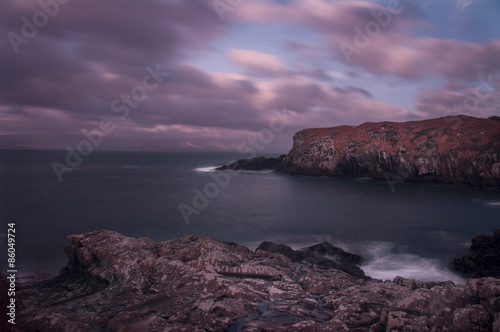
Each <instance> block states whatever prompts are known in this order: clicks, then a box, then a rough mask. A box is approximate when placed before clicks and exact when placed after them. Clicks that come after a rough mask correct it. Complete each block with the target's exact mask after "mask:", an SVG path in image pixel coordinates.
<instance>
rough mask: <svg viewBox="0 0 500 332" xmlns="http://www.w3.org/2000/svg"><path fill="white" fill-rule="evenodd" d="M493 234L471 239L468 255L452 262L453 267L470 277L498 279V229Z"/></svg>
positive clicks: (499, 233) (499, 242)
mask: <svg viewBox="0 0 500 332" xmlns="http://www.w3.org/2000/svg"><path fill="white" fill-rule="evenodd" d="M493 233H494V234H493V235H492V236H486V235H479V236H476V237H475V238H473V239H472V240H471V242H472V244H471V245H470V254H469V255H465V256H463V257H462V258H456V259H455V260H453V265H454V267H455V268H456V269H457V270H458V271H460V272H464V273H467V274H469V275H470V276H472V277H500V229H495V230H494V231H493Z"/></svg>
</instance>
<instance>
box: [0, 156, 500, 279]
mask: <svg viewBox="0 0 500 332" xmlns="http://www.w3.org/2000/svg"><path fill="white" fill-rule="evenodd" d="M280 154H281V153H268V154H264V155H265V156H267V157H277V156H279V155H280ZM66 157H67V152H66V151H45V150H0V218H1V220H2V221H3V222H2V224H1V225H0V241H1V243H0V248H1V250H0V257H1V258H0V259H1V262H0V263H1V266H2V269H3V271H4V272H5V271H6V269H7V238H6V237H7V235H6V234H7V228H8V224H9V223H13V224H14V225H15V230H16V233H15V236H16V238H15V239H16V242H15V249H16V269H17V271H18V274H20V275H23V276H24V277H25V278H30V277H33V275H41V276H42V275H43V276H45V277H48V276H54V275H56V274H57V273H58V272H59V270H60V269H61V268H62V267H63V266H65V265H66V264H67V257H66V255H65V253H64V250H63V249H64V246H65V245H67V244H68V240H67V236H68V235H71V234H82V233H86V232H90V231H92V230H100V229H108V230H113V231H117V232H120V233H123V234H125V235H127V236H131V237H149V238H151V239H153V240H154V241H164V240H169V239H175V238H179V237H182V236H185V235H189V234H195V235H198V236H206V237H211V238H216V239H219V240H222V241H230V242H236V243H239V244H241V245H244V246H247V247H248V248H250V249H251V250H255V249H256V248H257V247H258V245H259V244H260V243H261V242H262V241H273V242H276V243H283V244H287V245H289V246H291V247H292V248H294V249H300V248H304V247H306V246H309V245H312V244H315V243H319V242H323V241H328V242H331V243H332V244H334V245H335V246H338V247H341V248H343V249H344V250H347V251H349V252H353V253H356V254H359V255H361V256H362V257H363V258H364V260H363V264H362V266H361V268H362V269H363V270H364V271H365V273H366V274H367V275H368V276H371V277H373V278H378V279H382V280H386V279H389V280H392V279H393V278H394V277H395V276H402V277H406V278H414V279H419V280H424V281H438V280H441V281H442V280H452V281H454V282H455V283H464V282H465V276H463V275H459V274H457V273H456V272H454V271H453V269H452V268H451V265H450V262H451V260H452V259H453V258H455V257H461V256H462V255H464V254H465V253H466V252H467V250H468V246H469V245H470V239H471V238H472V237H474V236H476V235H481V234H484V235H489V234H492V231H493V229H495V228H500V206H499V204H498V202H499V199H500V192H499V191H487V190H482V189H477V188H468V187H452V186H442V185H422V184H412V183H405V182H402V183H399V181H398V182H395V181H394V182H391V183H386V182H375V181H372V180H370V179H366V178H354V179H340V178H329V177H308V176H290V175H284V174H276V173H273V172H269V171H263V172H255V171H244V172H218V171H214V168H215V167H217V166H221V165H225V164H228V163H231V162H234V161H236V160H238V159H241V158H242V157H243V156H242V155H240V154H239V153H237V152H137V151H134V152H128V151H127V152H126V151H94V152H92V153H90V154H89V155H88V156H85V157H82V160H80V163H79V164H78V165H75V164H73V166H76V167H71V168H68V171H67V172H65V173H64V174H63V176H62V181H59V179H58V177H57V176H56V173H55V171H54V169H53V164H54V162H56V163H60V164H61V165H65V164H66ZM69 170H71V171H69Z"/></svg>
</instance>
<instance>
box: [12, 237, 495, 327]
mask: <svg viewBox="0 0 500 332" xmlns="http://www.w3.org/2000/svg"><path fill="white" fill-rule="evenodd" d="M68 238H69V241H70V244H69V245H68V246H67V247H66V253H67V255H68V257H69V261H68V266H67V267H66V268H64V269H62V271H61V274H60V275H59V276H58V277H56V278H54V279H51V280H47V281H42V282H37V283H33V284H23V285H22V286H20V287H19V289H18V292H16V296H17V297H16V303H19V304H20V305H19V307H18V311H17V313H16V314H17V315H16V317H17V321H16V326H15V327H11V329H10V330H12V331H23V332H25V331H26V332H29V331H41V332H44V331H51V332H52V331H54V332H58V331H145V332H148V331H200V332H201V331H287V332H288V331H297V332H298V331H301V332H302V331H346V332H347V331H372V332H375V331H491V330H492V329H493V330H494V331H498V328H499V327H500V317H499V314H498V313H499V312H500V280H499V279H495V278H481V279H471V280H469V281H468V282H467V285H466V286H463V285H458V286H455V285H454V284H453V283H449V282H448V283H446V282H443V283H423V282H419V281H416V280H411V279H404V278H400V277H399V278H395V280H394V282H389V281H386V282H382V281H381V280H376V279H370V278H359V276H358V275H356V274H348V273H346V272H344V271H341V270H339V269H337V268H336V267H338V266H339V265H338V264H339V263H335V264H337V265H335V264H332V263H327V261H326V260H328V261H330V262H333V261H332V260H330V259H328V258H326V257H322V256H321V255H320V254H326V253H327V254H328V255H332V254H334V255H339V257H340V258H339V261H342V260H343V262H344V263H349V264H354V263H357V262H359V261H360V258H359V256H356V255H352V256H351V254H349V253H346V252H344V251H342V250H341V249H339V248H336V247H334V246H332V245H331V244H326V243H322V244H319V245H315V246H312V247H309V248H306V249H304V250H297V251H296V250H293V249H291V248H290V247H288V246H285V245H278V244H273V243H271V242H264V243H262V244H261V246H260V249H259V250H256V251H255V252H252V251H251V250H249V249H248V248H246V247H243V246H240V245H238V244H235V243H229V242H222V241H218V240H215V239H210V238H205V237H197V236H193V235H190V236H185V237H182V238H180V239H175V240H168V241H164V242H158V243H154V242H153V241H152V240H149V239H144V238H140V239H134V238H130V237H126V236H124V235H122V234H119V233H116V232H112V231H94V232H90V233H87V234H82V235H72V236H69V237H68ZM311 248H312V249H311ZM288 256H290V257H288ZM363 275H364V274H363ZM2 287H3V286H2ZM17 301H19V302H17Z"/></svg>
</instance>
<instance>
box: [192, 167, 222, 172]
mask: <svg viewBox="0 0 500 332" xmlns="http://www.w3.org/2000/svg"><path fill="white" fill-rule="evenodd" d="M219 167H220V166H208V167H199V168H195V169H194V170H195V171H197V172H213V171H215V169H216V168H219Z"/></svg>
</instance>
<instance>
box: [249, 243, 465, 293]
mask: <svg viewBox="0 0 500 332" xmlns="http://www.w3.org/2000/svg"><path fill="white" fill-rule="evenodd" d="M316 240H320V241H316V242H314V241H310V240H308V241H304V242H302V241H300V242H295V243H292V244H290V243H288V245H289V246H290V247H292V248H293V249H294V250H299V249H303V248H306V247H309V246H311V245H313V244H316V243H318V242H322V241H327V242H331V243H332V244H333V245H334V246H337V247H339V248H342V249H344V250H345V251H347V252H351V253H354V254H358V255H360V256H361V257H363V259H364V263H363V264H362V265H361V266H360V268H361V269H362V270H363V271H364V272H365V274H366V275H367V276H369V277H372V278H375V279H381V280H393V279H394V278H395V277H396V276H401V277H404V278H409V279H415V280H421V281H448V280H451V281H453V282H454V283H455V284H465V281H466V280H465V279H464V278H462V277H461V276H460V275H458V274H455V273H453V271H451V270H450V269H449V268H448V267H446V266H445V265H444V263H443V262H442V261H441V260H439V259H437V258H427V257H421V256H419V255H416V254H413V253H404V252H398V250H397V248H396V244H395V243H392V242H388V241H363V242H338V241H335V240H333V239H330V238H319V237H318V238H317V239H316ZM273 242H276V241H273ZM277 243H286V241H285V242H277ZM254 246H255V243H252V245H251V247H254Z"/></svg>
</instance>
